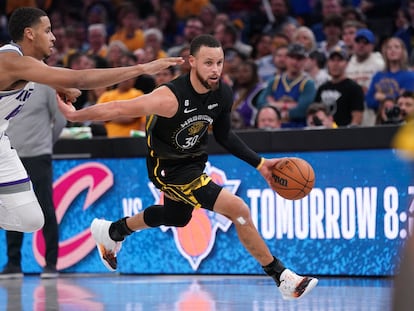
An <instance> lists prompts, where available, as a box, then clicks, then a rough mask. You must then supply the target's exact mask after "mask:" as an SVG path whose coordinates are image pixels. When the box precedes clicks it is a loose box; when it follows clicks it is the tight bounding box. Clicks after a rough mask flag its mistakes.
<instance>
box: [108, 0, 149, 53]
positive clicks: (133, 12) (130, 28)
mask: <svg viewBox="0 0 414 311" xmlns="http://www.w3.org/2000/svg"><path fill="white" fill-rule="evenodd" d="M117 18H118V20H117V29H116V31H115V33H114V34H113V35H112V36H111V37H110V39H109V43H111V42H113V41H121V42H122V43H124V44H125V46H126V47H127V49H128V50H129V51H130V52H133V51H135V50H136V49H139V48H142V47H144V45H145V38H144V32H143V31H142V29H140V24H139V22H140V19H139V13H138V11H137V9H136V8H135V6H134V5H132V4H131V3H127V2H126V3H125V4H122V5H121V6H120V8H119V11H118V14H117Z"/></svg>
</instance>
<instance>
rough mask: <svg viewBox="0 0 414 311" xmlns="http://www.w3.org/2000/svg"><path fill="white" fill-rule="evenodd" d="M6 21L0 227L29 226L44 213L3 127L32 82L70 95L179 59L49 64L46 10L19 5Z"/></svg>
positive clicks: (0, 54)
mask: <svg viewBox="0 0 414 311" xmlns="http://www.w3.org/2000/svg"><path fill="white" fill-rule="evenodd" d="M8 26H9V34H10V36H11V38H12V40H13V41H12V43H11V44H6V45H4V46H2V47H0V228H3V229H6V230H13V231H20V232H32V231H36V230H38V229H40V228H41V227H42V226H43V223H44V217H43V213H42V210H41V208H40V205H39V203H38V202H37V199H36V196H35V194H34V192H33V189H32V185H31V182H30V179H29V177H28V175H27V172H26V170H25V169H24V167H23V165H22V163H21V161H20V159H19V158H18V156H17V153H16V151H15V150H14V149H12V148H11V147H10V142H9V139H8V138H7V136H6V135H5V131H6V129H7V127H8V123H9V120H10V119H11V118H13V116H15V115H16V114H17V113H18V112H19V111H20V109H22V107H23V105H24V103H25V102H26V101H27V99H28V98H29V97H30V95H31V94H32V92H33V87H34V83H33V82H38V83H41V84H47V85H50V86H52V87H54V88H56V89H58V90H59V91H60V92H61V93H62V94H64V96H65V97H66V98H67V99H68V100H70V101H74V100H76V97H77V96H79V95H80V91H79V90H78V89H93V88H97V87H104V86H109V85H113V84H115V83H118V82H121V81H123V80H127V79H130V78H133V77H136V76H138V75H140V74H143V73H148V74H153V73H156V72H158V71H159V70H161V69H163V68H167V67H169V66H172V65H176V64H180V63H182V60H181V59H180V58H165V59H160V60H157V61H154V62H151V63H148V64H143V65H137V66H131V67H122V68H110V69H92V70H70V69H65V68H57V67H50V66H48V65H46V64H45V63H44V62H43V61H42V60H43V59H44V58H45V57H47V56H49V55H50V54H51V53H52V49H53V46H54V42H55V36H54V35H53V33H52V30H51V24H50V20H49V18H48V17H47V15H46V13H45V12H44V11H42V10H39V9H37V8H25V7H22V8H19V9H17V10H15V11H14V12H13V14H12V15H11V17H10V20H9V25H8ZM29 81H32V82H29ZM69 88H73V89H69ZM75 88H76V89H75Z"/></svg>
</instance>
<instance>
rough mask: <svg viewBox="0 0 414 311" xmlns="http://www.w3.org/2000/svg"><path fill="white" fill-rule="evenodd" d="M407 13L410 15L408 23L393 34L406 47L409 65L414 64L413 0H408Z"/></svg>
mask: <svg viewBox="0 0 414 311" xmlns="http://www.w3.org/2000/svg"><path fill="white" fill-rule="evenodd" d="M408 14H409V16H410V20H411V22H410V25H409V26H408V27H406V28H403V29H401V30H399V31H397V32H396V34H395V36H396V37H398V38H400V39H401V40H402V41H403V42H404V44H405V47H406V49H407V53H408V59H409V63H410V65H414V53H412V52H413V42H412V37H413V36H414V0H408Z"/></svg>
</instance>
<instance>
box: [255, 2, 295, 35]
mask: <svg viewBox="0 0 414 311" xmlns="http://www.w3.org/2000/svg"><path fill="white" fill-rule="evenodd" d="M289 22H292V23H294V24H297V21H296V19H295V18H294V17H292V16H290V15H289V1H288V0H269V8H268V7H267V6H265V7H264V8H263V9H262V10H255V13H253V14H252V15H251V17H250V20H249V25H250V33H249V35H248V37H249V39H253V38H254V36H255V35H256V34H258V33H269V34H271V35H274V34H276V33H278V32H282V30H283V26H284V25H285V24H286V23H289Z"/></svg>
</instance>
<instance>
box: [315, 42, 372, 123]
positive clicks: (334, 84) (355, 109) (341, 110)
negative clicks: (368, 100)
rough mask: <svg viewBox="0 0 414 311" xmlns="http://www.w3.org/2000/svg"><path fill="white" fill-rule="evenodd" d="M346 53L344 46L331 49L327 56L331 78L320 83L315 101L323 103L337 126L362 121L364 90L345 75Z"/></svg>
mask: <svg viewBox="0 0 414 311" xmlns="http://www.w3.org/2000/svg"><path fill="white" fill-rule="evenodd" d="M347 64H348V55H347V52H346V50H345V49H344V48H341V47H337V48H336V49H333V50H332V51H331V52H330V54H329V57H328V72H329V75H330V76H331V80H330V81H328V82H326V83H324V84H322V85H321V86H320V87H319V88H318V91H317V94H316V97H315V100H314V101H315V102H320V103H324V104H325V105H327V106H328V108H329V112H330V114H331V115H333V118H334V121H335V122H336V124H338V126H355V125H360V124H361V123H362V114H363V111H364V91H363V90H362V87H361V86H359V85H358V84H357V83H356V82H355V81H353V80H351V79H349V78H347V77H346V74H345V69H346V66H347Z"/></svg>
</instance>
